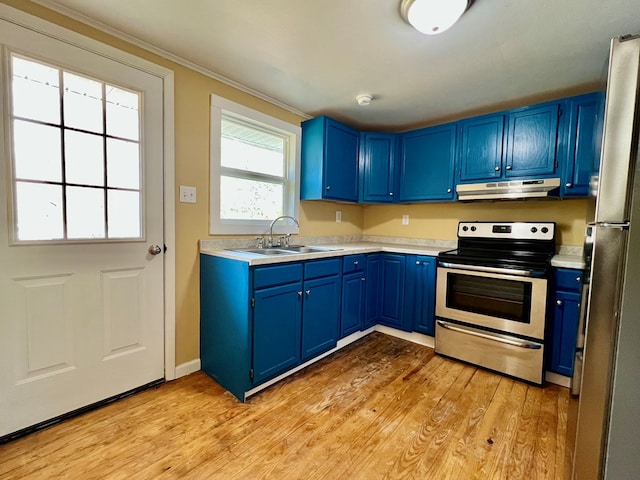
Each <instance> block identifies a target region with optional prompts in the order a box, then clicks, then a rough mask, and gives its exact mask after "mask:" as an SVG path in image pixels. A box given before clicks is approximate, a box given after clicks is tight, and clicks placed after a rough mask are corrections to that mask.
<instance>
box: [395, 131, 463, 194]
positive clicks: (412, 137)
mask: <svg viewBox="0 0 640 480" xmlns="http://www.w3.org/2000/svg"><path fill="white" fill-rule="evenodd" d="M401 138H402V139H401V146H400V179H399V181H400V193H399V197H398V198H399V201H400V202H420V201H436V200H439V201H446V200H453V199H454V192H453V183H454V169H455V151H456V125H455V124H446V125H439V126H437V127H431V128H423V129H420V130H414V131H412V132H407V133H405V134H403V135H402V137H401Z"/></svg>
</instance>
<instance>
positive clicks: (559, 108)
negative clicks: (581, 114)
mask: <svg viewBox="0 0 640 480" xmlns="http://www.w3.org/2000/svg"><path fill="white" fill-rule="evenodd" d="M563 113H564V112H563V111H562V107H558V116H559V117H561V116H562V114H563Z"/></svg>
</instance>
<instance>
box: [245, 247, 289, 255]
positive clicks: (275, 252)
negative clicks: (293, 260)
mask: <svg viewBox="0 0 640 480" xmlns="http://www.w3.org/2000/svg"><path fill="white" fill-rule="evenodd" d="M233 251H234V252H242V253H255V254H258V255H292V254H294V253H297V252H289V251H287V250H281V249H279V248H237V249H234V250H233Z"/></svg>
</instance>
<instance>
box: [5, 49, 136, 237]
mask: <svg viewBox="0 0 640 480" xmlns="http://www.w3.org/2000/svg"><path fill="white" fill-rule="evenodd" d="M13 57H16V58H21V59H23V60H26V61H31V62H36V63H39V64H41V65H46V66H49V67H51V68H55V69H57V70H59V71H60V77H61V78H62V76H63V75H64V73H65V72H67V73H70V74H73V75H78V76H82V77H84V78H87V79H90V80H93V81H96V82H99V83H101V84H102V85H103V87H102V92H103V95H104V86H105V85H111V86H113V87H115V88H118V89H121V90H125V91H129V92H132V93H135V94H136V95H138V112H142V110H143V107H144V105H143V103H144V96H143V95H142V92H139V91H137V90H135V89H131V88H130V87H129V86H127V85H124V84H121V83H118V82H112V81H111V79H107V78H97V77H95V76H94V75H91V74H89V73H86V72H84V71H82V70H80V69H77V68H69V67H68V66H66V65H63V64H61V63H57V62H55V61H52V60H50V59H47V58H43V57H41V56H39V55H34V54H33V53H29V52H24V51H22V50H20V49H17V48H9V47H5V48H4V49H3V51H1V52H0V58H2V61H3V64H4V65H3V66H4V68H3V69H2V70H3V71H2V72H0V74H1V75H0V76H1V77H2V78H3V79H4V80H6V88H5V92H4V93H5V95H6V101H7V104H6V108H5V109H4V112H0V114H2V115H3V117H4V120H5V121H6V126H5V131H4V133H5V142H6V147H7V164H6V171H7V189H8V190H7V200H8V205H7V208H8V212H7V214H8V215H7V223H8V225H7V226H8V229H9V245H11V246H27V245H35V246H38V245H74V244H104V243H127V242H145V241H146V222H145V213H144V212H145V200H144V192H145V182H144V178H145V171H144V169H145V166H144V161H143V158H144V152H143V148H144V144H143V141H142V130H143V124H142V123H143V118H142V117H141V116H140V113H138V115H139V117H138V139H137V140H131V139H124V138H121V137H117V136H113V135H109V134H107V132H106V130H105V131H103V132H102V133H97V132H88V133H90V134H92V135H96V136H99V137H102V139H103V141H104V139H109V138H114V139H121V140H125V141H132V142H134V143H137V144H138V146H139V152H138V154H139V165H138V169H139V188H138V189H137V190H135V189H129V188H115V187H109V186H108V185H107V184H106V183H105V184H104V185H102V186H99V185H88V184H86V185H85V184H81V183H74V182H67V181H66V178H65V175H64V172H63V175H62V178H61V180H60V181H46V180H45V181H41V180H25V179H18V178H17V177H16V165H15V162H16V159H15V145H14V143H15V137H14V120H18V121H26V122H28V123H34V124H39V125H49V126H51V127H53V128H58V129H59V130H60V134H61V137H64V136H65V132H66V131H76V132H81V133H83V132H85V131H84V130H83V129H81V128H76V127H69V126H67V125H66V124H65V123H64V122H63V118H61V119H60V125H54V124H51V123H50V122H46V121H40V120H34V119H21V118H19V117H15V118H14V114H13V102H14V98H13V62H12V58H13ZM59 88H60V102H63V99H62V96H63V95H64V91H63V84H61V85H60V86H59ZM103 102H104V99H103ZM61 105H62V103H61ZM103 108H104V103H103ZM102 115H103V117H104V110H103V112H102ZM103 121H104V120H103ZM63 146H64V142H62V143H61V147H63ZM61 155H62V157H63V158H62V165H61V168H62V169H63V170H64V168H65V161H64V156H65V155H66V153H65V152H63V151H61ZM105 155H106V151H105ZM103 162H104V168H105V169H106V168H107V157H106V156H105V158H104V159H103ZM104 174H105V175H106V170H105V172H104ZM105 178H106V177H105ZM18 182H24V183H33V184H43V185H46V184H50V185H59V186H60V187H61V189H62V193H61V194H62V198H63V207H62V208H63V212H62V215H63V216H62V222H63V237H62V238H52V239H29V240H26V239H20V238H19V232H18V212H17V205H18V198H17V195H18V192H17V183H18ZM67 187H81V188H95V189H97V190H102V191H103V192H107V191H108V190H109V189H111V190H120V191H134V190H135V191H137V192H138V194H139V197H140V201H139V212H138V215H139V227H140V235H139V236H137V237H109V236H108V228H107V223H105V236H104V237H96V238H90V237H86V238H83V237H79V238H74V237H69V236H68V231H67V227H68V225H67V221H66V218H67V213H66V210H67V206H66V203H67V202H66V195H67V194H66V192H65V189H66V188H67ZM104 211H105V212H107V211H108V206H107V198H106V193H105V204H104ZM105 215H108V213H105ZM105 220H106V217H105Z"/></svg>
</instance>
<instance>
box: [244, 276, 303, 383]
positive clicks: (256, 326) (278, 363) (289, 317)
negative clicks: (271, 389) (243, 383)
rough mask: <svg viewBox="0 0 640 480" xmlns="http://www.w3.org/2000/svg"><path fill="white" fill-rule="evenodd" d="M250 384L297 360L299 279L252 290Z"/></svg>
mask: <svg viewBox="0 0 640 480" xmlns="http://www.w3.org/2000/svg"><path fill="white" fill-rule="evenodd" d="M254 301H255V306H254V309H253V370H254V378H253V382H254V384H258V383H260V382H262V381H264V380H266V379H268V378H270V377H274V376H275V375H277V374H279V373H282V372H284V371H286V370H288V369H290V368H292V367H294V366H296V365H297V364H298V363H300V333H301V332H300V318H301V315H302V282H296V283H290V284H286V285H280V286H277V287H271V288H264V289H261V290H256V291H255V292H254Z"/></svg>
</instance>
